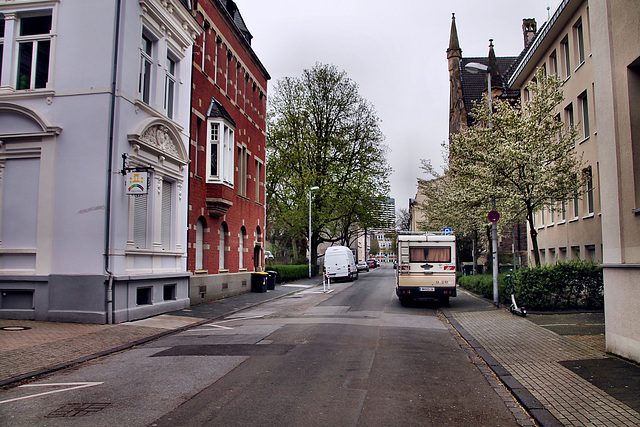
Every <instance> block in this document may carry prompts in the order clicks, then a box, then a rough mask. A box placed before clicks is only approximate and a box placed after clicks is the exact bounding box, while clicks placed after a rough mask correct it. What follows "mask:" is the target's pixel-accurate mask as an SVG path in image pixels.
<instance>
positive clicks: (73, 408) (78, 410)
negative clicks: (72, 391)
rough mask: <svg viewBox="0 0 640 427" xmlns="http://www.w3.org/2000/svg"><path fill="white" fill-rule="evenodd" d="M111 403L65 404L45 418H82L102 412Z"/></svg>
mask: <svg viewBox="0 0 640 427" xmlns="http://www.w3.org/2000/svg"><path fill="white" fill-rule="evenodd" d="M109 405H111V403H67V404H66V405H64V406H63V407H62V408H58V409H56V410H55V411H53V412H52V413H50V414H49V415H47V416H46V417H45V418H68V417H84V416H85V415H91V414H94V413H96V412H100V411H102V410H103V409H104V408H106V407H107V406H109Z"/></svg>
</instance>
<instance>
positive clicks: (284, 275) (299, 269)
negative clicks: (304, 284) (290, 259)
mask: <svg viewBox="0 0 640 427" xmlns="http://www.w3.org/2000/svg"><path fill="white" fill-rule="evenodd" d="M266 270H267V271H275V272H276V273H278V276H277V282H278V283H286V282H291V281H294V280H298V279H306V278H307V277H309V265H308V264H298V265H269V266H267V268H266ZM311 274H312V275H314V276H315V275H316V274H318V266H317V265H312V266H311Z"/></svg>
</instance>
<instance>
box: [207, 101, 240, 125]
mask: <svg viewBox="0 0 640 427" xmlns="http://www.w3.org/2000/svg"><path fill="white" fill-rule="evenodd" d="M207 117H212V118H221V119H224V120H226V121H227V122H229V123H230V124H231V125H233V127H235V126H236V122H234V121H233V119H232V118H231V115H230V114H229V113H228V112H227V110H225V108H224V107H223V106H222V104H220V102H218V100H217V99H215V98H214V97H211V103H210V104H209V108H207Z"/></svg>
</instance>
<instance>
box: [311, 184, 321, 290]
mask: <svg viewBox="0 0 640 427" xmlns="http://www.w3.org/2000/svg"><path fill="white" fill-rule="evenodd" d="M319 189H320V187H311V188H310V189H309V279H311V192H312V191H316V190H319Z"/></svg>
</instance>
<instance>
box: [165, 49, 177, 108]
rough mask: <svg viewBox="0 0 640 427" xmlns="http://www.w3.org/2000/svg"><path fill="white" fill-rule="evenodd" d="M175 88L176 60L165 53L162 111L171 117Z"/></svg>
mask: <svg viewBox="0 0 640 427" xmlns="http://www.w3.org/2000/svg"><path fill="white" fill-rule="evenodd" d="M175 88H176V61H175V60H174V59H172V58H171V56H169V55H167V66H166V68H165V77H164V111H165V112H166V113H167V117H169V118H170V119H173V108H174V97H175Z"/></svg>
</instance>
